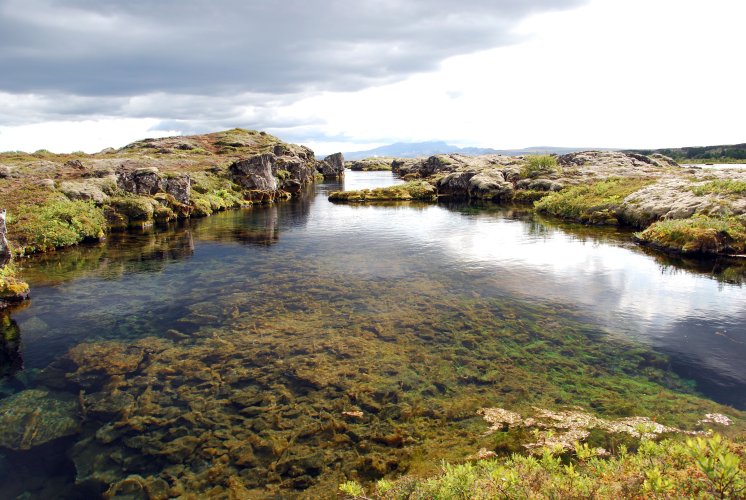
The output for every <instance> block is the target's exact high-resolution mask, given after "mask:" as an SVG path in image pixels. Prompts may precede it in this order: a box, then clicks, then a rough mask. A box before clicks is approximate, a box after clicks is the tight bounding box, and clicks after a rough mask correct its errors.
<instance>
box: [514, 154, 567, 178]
mask: <svg viewBox="0 0 746 500" xmlns="http://www.w3.org/2000/svg"><path fill="white" fill-rule="evenodd" d="M527 160H528V163H526V164H525V165H524V166H523V168H522V169H521V177H531V178H534V177H539V176H542V175H548V174H551V173H554V172H557V171H558V170H559V168H558V166H557V157H556V156H552V155H531V156H529V157H528V158H527Z"/></svg>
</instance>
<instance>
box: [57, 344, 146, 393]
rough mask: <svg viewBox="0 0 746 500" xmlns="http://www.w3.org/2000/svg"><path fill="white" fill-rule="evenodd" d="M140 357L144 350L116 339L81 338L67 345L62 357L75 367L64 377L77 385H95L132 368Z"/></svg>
mask: <svg viewBox="0 0 746 500" xmlns="http://www.w3.org/2000/svg"><path fill="white" fill-rule="evenodd" d="M143 357H144V350H143V349H142V348H140V347H137V346H127V345H126V344H122V343H119V342H85V343H82V344H78V345H76V346H75V347H73V348H71V349H70V350H69V351H68V353H67V356H66V358H67V359H68V360H69V361H72V362H73V363H74V365H75V366H76V367H77V369H76V370H75V371H73V372H71V373H68V374H67V379H68V380H70V381H72V382H74V383H76V384H78V385H80V386H81V387H85V388H89V387H99V386H101V384H102V383H103V382H106V381H108V380H109V378H110V377H112V376H115V375H124V374H127V373H131V372H133V371H135V370H136V369H137V368H138V366H139V365H140V363H141V362H142V360H143Z"/></svg>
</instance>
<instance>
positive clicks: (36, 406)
mask: <svg viewBox="0 0 746 500" xmlns="http://www.w3.org/2000/svg"><path fill="white" fill-rule="evenodd" d="M79 431H80V423H79V416H78V402H77V400H76V398H75V397H74V396H72V395H70V394H54V393H52V392H50V391H47V390H44V389H28V390H25V391H21V392H19V393H18V394H14V395H13V396H11V397H9V398H6V399H4V400H3V401H2V402H0V446H2V447H4V448H9V449H11V450H29V449H31V448H34V447H35V446H39V445H41V444H44V443H47V442H49V441H53V440H55V439H58V438H61V437H65V436H70V435H72V434H77V433H78V432H79Z"/></svg>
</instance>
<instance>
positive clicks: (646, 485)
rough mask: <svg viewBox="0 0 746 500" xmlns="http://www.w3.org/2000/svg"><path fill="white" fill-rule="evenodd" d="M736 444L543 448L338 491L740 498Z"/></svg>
mask: <svg viewBox="0 0 746 500" xmlns="http://www.w3.org/2000/svg"><path fill="white" fill-rule="evenodd" d="M744 450H745V448H744V446H743V444H742V443H738V442H735V441H731V440H727V439H724V438H721V437H720V436H719V435H717V434H716V435H714V436H711V437H707V438H696V439H687V440H682V439H670V440H664V441H661V442H659V443H657V442H654V441H650V440H644V441H643V442H642V443H640V445H639V447H638V448H637V450H635V451H633V452H629V451H628V450H627V449H626V448H624V447H622V448H621V449H620V450H619V451H618V453H617V454H616V455H615V456H613V457H611V458H601V457H599V456H598V455H597V453H596V450H593V449H590V448H588V447H585V446H580V445H577V446H576V449H575V453H574V454H573V455H572V456H570V457H558V456H556V455H555V454H554V453H553V452H552V451H551V450H547V451H545V452H544V454H543V455H542V456H541V457H531V456H524V455H519V454H514V455H512V456H511V457H509V458H502V459H492V460H480V461H477V462H475V463H472V462H467V463H464V464H460V465H450V464H444V465H443V466H442V468H441V470H440V472H439V473H438V474H437V475H435V476H433V477H430V478H417V477H412V476H405V477H403V478H401V479H398V480H396V481H385V482H381V481H379V483H378V484H376V485H375V486H374V487H372V488H371V490H372V491H368V492H366V491H365V490H364V489H363V487H362V486H361V485H359V484H357V483H355V482H353V481H348V482H346V483H344V484H343V485H341V486H340V490H341V491H342V492H344V493H346V494H347V495H349V496H350V497H352V498H375V499H396V498H409V499H425V498H441V499H482V498H484V499H487V498H617V497H620V498H743V494H744V493H746V453H745V451H744Z"/></svg>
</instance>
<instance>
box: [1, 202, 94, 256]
mask: <svg viewBox="0 0 746 500" xmlns="http://www.w3.org/2000/svg"><path fill="white" fill-rule="evenodd" d="M14 219H15V220H16V222H15V223H14V224H13V225H14V227H13V232H14V234H16V236H17V238H18V239H19V242H20V245H21V247H22V252H23V253H32V252H38V251H45V250H51V249H54V248H57V247H63V246H70V245H75V244H77V243H80V242H81V241H83V240H96V239H100V238H102V237H103V236H104V233H105V232H106V218H105V217H104V212H103V210H102V209H101V208H99V207H96V206H95V205H94V204H93V203H91V202H86V201H70V200H68V199H67V198H64V199H60V198H57V199H53V200H50V201H47V202H46V203H44V204H42V205H41V206H39V207H38V208H37V209H34V210H29V211H28V212H27V213H24V214H20V215H18V216H17V217H14Z"/></svg>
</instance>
